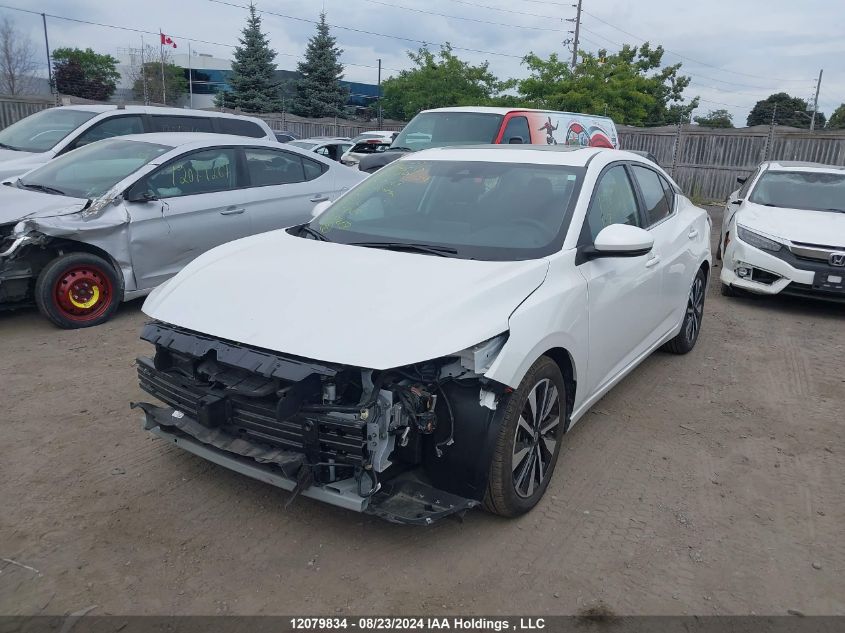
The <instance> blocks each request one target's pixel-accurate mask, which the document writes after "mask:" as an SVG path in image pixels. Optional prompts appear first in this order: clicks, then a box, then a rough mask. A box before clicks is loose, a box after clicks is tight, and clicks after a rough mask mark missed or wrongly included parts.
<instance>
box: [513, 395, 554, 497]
mask: <svg viewBox="0 0 845 633" xmlns="http://www.w3.org/2000/svg"><path fill="white" fill-rule="evenodd" d="M560 411H561V408H560V395H559V393H558V389H557V387H555V385H554V383H552V381H551V380H549V379H548V378H544V379H543V380H541V381H539V382H538V383H537V384H536V385H534V387H532V388H531V391H530V392H529V393H528V398H526V400H525V403H524V405H523V407H522V412H521V413H520V416H519V421H518V423H517V425H516V433H515V435H514V442H513V455H512V460H511V467H512V472H513V486H514V489H515V490H516V494H517V495H519V496H520V497H522V498H527V497H531V496H532V495H533V494H534V493H535V491H536V490H537V489H539V488H540V487H541V486H542V484H543V482H544V481H545V479H546V477H547V476H548V475H549V470H550V465H551V463H552V460H553V458H554V454H555V447H556V446H557V442H558V441H559V436H560V429H561V424H560V422H561V417H560Z"/></svg>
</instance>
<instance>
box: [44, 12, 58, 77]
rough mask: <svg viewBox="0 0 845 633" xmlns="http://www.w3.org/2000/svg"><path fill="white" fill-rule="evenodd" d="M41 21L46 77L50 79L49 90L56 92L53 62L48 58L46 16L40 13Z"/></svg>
mask: <svg viewBox="0 0 845 633" xmlns="http://www.w3.org/2000/svg"><path fill="white" fill-rule="evenodd" d="M41 21H42V22H43V23H44V46H45V47H46V48H47V79H49V81H50V92H56V87H55V86H54V85H53V62H52V60H51V59H50V40H48V39H47V16H46V15H44V14H43V13H42V14H41Z"/></svg>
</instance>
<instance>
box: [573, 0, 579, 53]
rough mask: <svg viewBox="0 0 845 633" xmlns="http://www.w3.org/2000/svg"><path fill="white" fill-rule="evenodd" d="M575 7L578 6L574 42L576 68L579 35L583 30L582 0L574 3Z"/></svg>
mask: <svg viewBox="0 0 845 633" xmlns="http://www.w3.org/2000/svg"><path fill="white" fill-rule="evenodd" d="M572 6H573V7H577V10H576V12H575V42H574V43H573V44H572V67H573V68H575V66H576V64H578V37H579V35H580V32H581V0H578V4H577V5H576V4H573V5H572Z"/></svg>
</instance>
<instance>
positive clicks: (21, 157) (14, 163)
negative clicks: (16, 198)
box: [0, 148, 53, 180]
mask: <svg viewBox="0 0 845 633" xmlns="http://www.w3.org/2000/svg"><path fill="white" fill-rule="evenodd" d="M51 158H53V155H52V154H51V153H49V152H44V153H34V152H19V151H16V150H12V149H3V148H0V180H4V179H6V178H12V177H13V176H20V175H22V174H25V173H26V172H28V171H29V170H31V169H35V168H36V167H39V166H41V165H43V164H44V163H46V162H47V161H48V160H50V159H51Z"/></svg>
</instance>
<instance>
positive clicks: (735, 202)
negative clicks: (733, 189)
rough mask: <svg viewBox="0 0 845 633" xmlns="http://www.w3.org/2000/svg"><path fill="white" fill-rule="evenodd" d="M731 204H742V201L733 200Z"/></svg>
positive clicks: (739, 199) (738, 199)
mask: <svg viewBox="0 0 845 633" xmlns="http://www.w3.org/2000/svg"><path fill="white" fill-rule="evenodd" d="M731 204H742V199H741V198H737V199H736V200H731Z"/></svg>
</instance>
